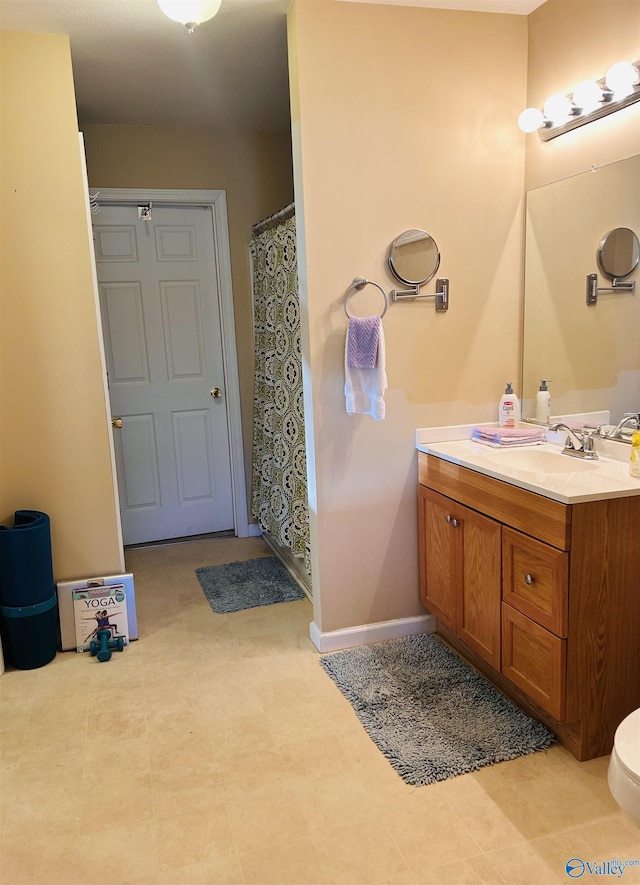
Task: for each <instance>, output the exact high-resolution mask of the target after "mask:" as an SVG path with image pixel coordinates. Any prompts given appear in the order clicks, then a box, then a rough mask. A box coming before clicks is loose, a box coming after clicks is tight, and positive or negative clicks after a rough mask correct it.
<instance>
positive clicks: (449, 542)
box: [419, 486, 501, 670]
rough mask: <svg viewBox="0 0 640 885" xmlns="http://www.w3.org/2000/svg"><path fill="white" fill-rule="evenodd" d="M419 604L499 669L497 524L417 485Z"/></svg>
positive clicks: (499, 564) (499, 533) (498, 537)
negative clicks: (420, 602)
mask: <svg viewBox="0 0 640 885" xmlns="http://www.w3.org/2000/svg"><path fill="white" fill-rule="evenodd" d="M419 514H420V515H419V525H420V596H421V601H422V603H423V605H424V606H425V607H426V608H428V609H429V611H431V612H432V613H433V614H434V615H435V616H436V617H437V618H438V619H439V620H440V621H442V623H443V624H445V625H446V626H447V627H449V628H450V629H451V630H454V631H455V632H456V633H457V634H458V636H460V638H461V639H463V640H464V641H465V642H466V643H467V645H469V646H470V647H471V648H472V649H473V650H474V651H476V652H477V653H478V654H479V655H481V656H482V657H483V658H484V659H485V660H486V661H487V662H488V663H490V664H491V665H492V666H493V667H495V669H496V670H499V669H500V593H501V590H500V568H501V562H500V556H501V553H500V550H501V526H500V523H498V522H496V521H495V520H493V519H489V517H487V516H483V515H482V514H480V513H476V511H475V510H470V509H469V508H468V507H463V506H462V504H458V502H457V501H453V500H452V499H451V498H447V497H445V496H444V495H440V494H438V493H437V492H434V491H432V490H431V489H427V488H425V487H424V486H419Z"/></svg>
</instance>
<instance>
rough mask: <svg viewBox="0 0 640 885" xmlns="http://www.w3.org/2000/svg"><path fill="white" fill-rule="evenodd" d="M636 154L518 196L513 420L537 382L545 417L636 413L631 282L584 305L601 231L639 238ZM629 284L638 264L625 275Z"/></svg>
mask: <svg viewBox="0 0 640 885" xmlns="http://www.w3.org/2000/svg"><path fill="white" fill-rule="evenodd" d="M639 195H640V156H635V157H630V158H628V159H626V160H619V161H618V162H617V163H612V164H611V165H609V166H602V167H600V168H598V169H596V170H594V171H593V172H584V173H582V174H580V175H576V176H574V177H572V178H567V179H565V180H563V181H557V182H553V183H552V184H549V185H546V186H545V187H541V188H538V189H537V190H532V191H529V193H528V194H527V220H526V257H525V298H524V343H523V370H522V378H523V391H522V394H523V409H522V412H523V417H525V418H530V417H532V416H533V414H534V409H535V396H536V392H537V390H538V387H539V385H540V380H541V379H542V378H550V379H551V383H550V384H549V390H550V392H551V397H552V400H551V402H552V413H553V414H554V415H568V414H575V413H580V412H593V411H602V410H607V411H609V412H610V413H611V420H612V422H614V423H616V422H617V421H618V420H619V419H620V418H621V417H622V414H623V413H624V412H631V411H637V410H638V409H640V282H637V283H636V291H635V293H630V292H616V293H611V294H603V295H600V296H599V297H598V302H597V304H596V305H593V306H589V305H587V304H586V301H585V279H586V275H587V274H589V273H595V272H597V273H598V274H599V285H601V286H608V285H610V283H609V282H608V281H607V280H606V278H604V277H601V276H600V268H599V267H598V263H597V254H598V248H599V246H600V243H601V242H602V239H603V237H604V236H605V235H606V234H607V232H608V231H611V230H613V229H614V228H620V227H623V228H624V227H626V228H629V229H631V230H632V231H635V232H636V233H637V234H638V235H640V196H639ZM634 279H635V280H639V279H640V272H639V269H638V268H637V267H636V269H635V270H634V271H633V273H632V274H631V275H630V276H628V277H627V280H634Z"/></svg>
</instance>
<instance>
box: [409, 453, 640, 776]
mask: <svg viewBox="0 0 640 885" xmlns="http://www.w3.org/2000/svg"><path fill="white" fill-rule="evenodd" d="M418 502H419V546H420V597H421V601H422V603H423V605H424V606H425V607H426V608H427V609H428V610H429V611H431V612H432V613H433V614H434V615H435V616H436V618H437V620H438V627H437V631H438V632H439V633H440V634H441V635H442V636H443V638H444V639H445V640H446V641H447V642H448V643H449V644H450V645H451V646H453V647H454V648H455V649H456V650H457V651H458V652H459V653H460V654H461V655H462V656H463V657H466V658H467V659H468V660H469V661H470V662H471V663H472V664H473V665H474V666H476V667H477V669H479V670H480V671H481V672H483V673H484V674H485V675H486V676H487V677H488V678H489V679H491V680H492V681H493V682H494V683H495V684H496V685H497V686H498V688H500V689H501V690H502V691H503V692H504V693H505V694H507V695H509V696H510V697H511V698H512V699H513V700H515V701H516V703H518V704H519V705H520V706H521V707H522V708H523V709H525V710H526V711H527V712H528V713H530V714H531V715H533V716H535V717H536V718H538V719H539V720H541V721H542V722H544V723H545V724H546V725H547V727H548V728H549V729H550V730H551V731H553V732H554V734H555V735H556V736H557V738H558V740H559V741H560V743H562V744H563V745H564V746H566V747H567V749H569V750H570V751H571V752H572V753H573V754H574V755H575V756H576V757H577V758H578V759H590V758H593V757H595V756H601V755H605V754H607V753H609V752H610V751H611V747H612V745H613V736H614V733H615V729H616V728H617V726H618V724H619V723H620V722H621V721H622V719H624V717H625V716H626V715H627V714H628V713H629V712H631V711H632V710H634V709H636V708H637V707H640V497H638V496H634V497H627V498H615V499H610V500H606V501H593V502H584V503H579V504H573V505H567V504H562V503H561V502H558V501H554V500H552V499H549V498H545V497H544V496H542V495H537V494H535V493H533V492H530V491H527V490H525V489H520V488H518V487H515V486H512V485H510V484H508V483H504V482H501V481H500V480H496V479H493V478H491V477H487V476H485V475H483V474H481V473H477V472H476V471H473V470H469V469H467V468H465V467H460V466H458V465H456V464H453V463H451V462H447V461H445V460H443V459H439V458H436V457H433V456H430V455H426V454H424V453H420V455H419V487H418Z"/></svg>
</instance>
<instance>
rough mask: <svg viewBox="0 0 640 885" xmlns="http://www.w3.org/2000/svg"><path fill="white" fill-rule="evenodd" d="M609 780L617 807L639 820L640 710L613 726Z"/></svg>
mask: <svg viewBox="0 0 640 885" xmlns="http://www.w3.org/2000/svg"><path fill="white" fill-rule="evenodd" d="M608 780H609V789H610V790H611V793H612V795H613V798H614V799H615V800H616V802H617V803H618V805H619V806H620V808H622V810H623V811H626V812H627V814H630V815H631V816H632V817H635V818H638V819H640V709H639V710H634V711H633V713H629V715H628V716H627V717H626V719H623V720H622V722H621V723H620V725H619V726H618V728H617V729H616V734H615V737H614V739H613V750H612V751H611V761H610V762H609V776H608Z"/></svg>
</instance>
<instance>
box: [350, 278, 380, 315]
mask: <svg viewBox="0 0 640 885" xmlns="http://www.w3.org/2000/svg"><path fill="white" fill-rule="evenodd" d="M367 285H368V286H375V287H376V289H380V291H381V293H382V297H383V298H384V310H383V311H382V313H381V314H380V318H382V317H383V316H384V315H385V313H386V312H387V308H388V307H389V299H388V298H387V293H386V292H385V291H384V289H383V288H382V286H381V285H379V283H374V282H373V280H365V278H364V277H356V278H355V279H354V281H353V282H352V283H351V285H350V286H349V288H348V290H347V294H346V295H345V296H344V312H345V313H346V315H347V316H348V317H349V319H351V317H352V316H353V314H351V313H349V311H348V310H347V301H348V300H349V297H350V296H351V295H352V294H353V292H354V291H355V290H357V291H360V289H364V287H365V286H367Z"/></svg>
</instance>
